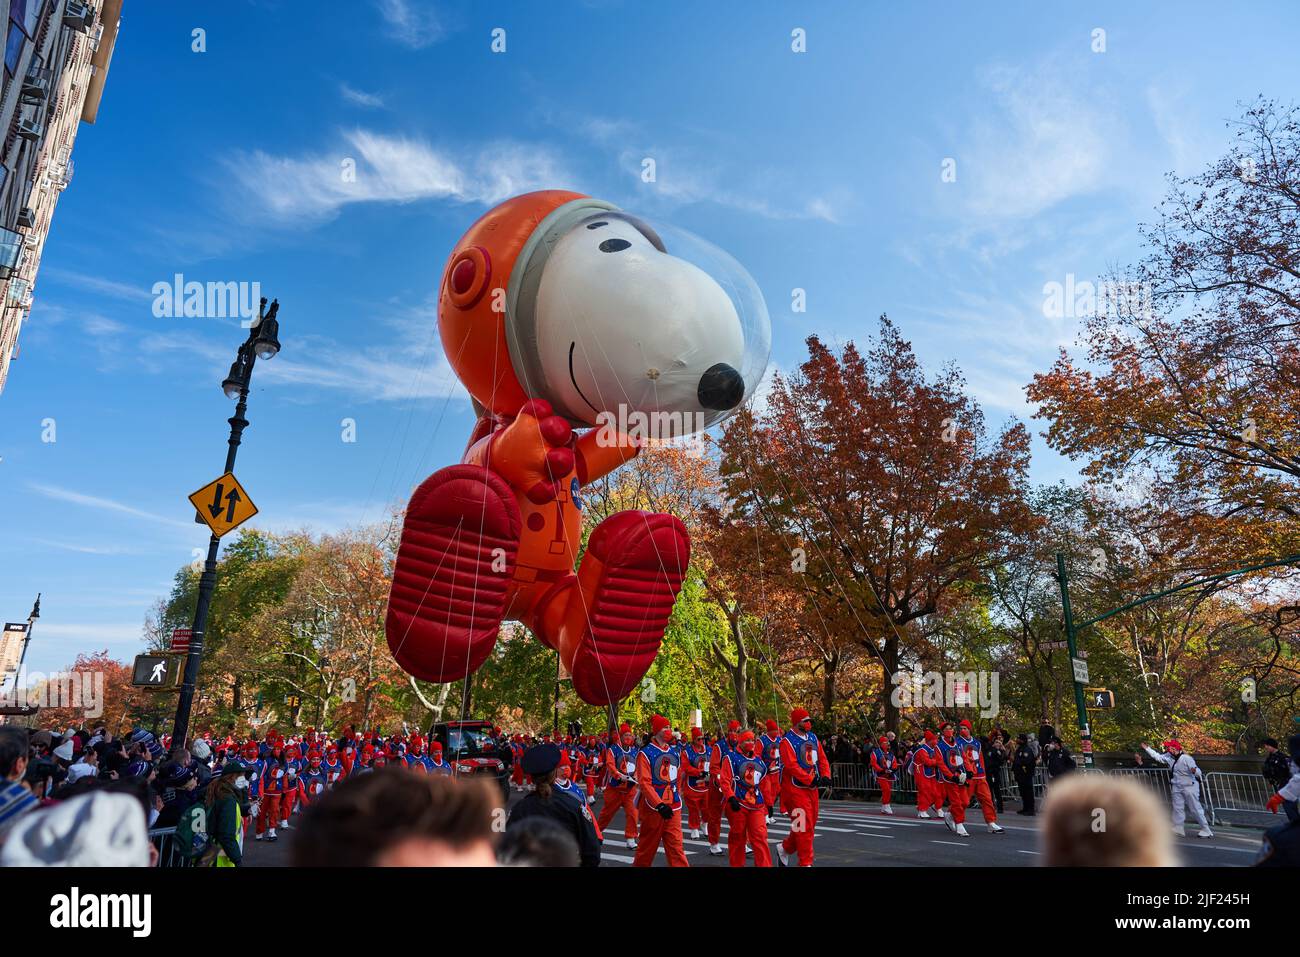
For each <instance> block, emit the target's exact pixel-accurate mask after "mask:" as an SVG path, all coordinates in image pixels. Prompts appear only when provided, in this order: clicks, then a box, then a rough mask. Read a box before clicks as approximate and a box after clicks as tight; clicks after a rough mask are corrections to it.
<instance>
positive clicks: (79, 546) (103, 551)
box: [30, 538, 140, 555]
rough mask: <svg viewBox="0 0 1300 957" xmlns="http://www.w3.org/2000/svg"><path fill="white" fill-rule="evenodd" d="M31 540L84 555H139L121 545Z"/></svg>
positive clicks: (45, 539)
mask: <svg viewBox="0 0 1300 957" xmlns="http://www.w3.org/2000/svg"><path fill="white" fill-rule="evenodd" d="M30 541H32V542H34V543H35V544H37V545H44V546H46V547H47V548H58V549H61V550H62V551H65V552H79V553H80V554H82V555H138V554H140V553H139V552H137V551H135V550H134V549H130V548H124V547H123V546H121V545H91V544H88V543H79V542H56V541H52V540H50V539H48V538H33V539H30Z"/></svg>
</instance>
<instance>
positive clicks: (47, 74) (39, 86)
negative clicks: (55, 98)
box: [21, 67, 51, 103]
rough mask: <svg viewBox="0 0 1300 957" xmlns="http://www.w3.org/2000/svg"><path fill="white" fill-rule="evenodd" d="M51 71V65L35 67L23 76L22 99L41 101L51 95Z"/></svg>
mask: <svg viewBox="0 0 1300 957" xmlns="http://www.w3.org/2000/svg"><path fill="white" fill-rule="evenodd" d="M50 78H51V71H50V68H49V67H33V68H32V69H30V70H28V71H27V75H26V76H25V77H23V88H22V94H21V95H22V101H23V102H24V103H41V102H43V101H44V100H45V99H46V97H48V96H49V95H50Z"/></svg>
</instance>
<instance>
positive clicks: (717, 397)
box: [697, 362, 745, 412]
mask: <svg viewBox="0 0 1300 957" xmlns="http://www.w3.org/2000/svg"><path fill="white" fill-rule="evenodd" d="M697 392H698V395H699V397H700V405H702V406H704V407H705V408H706V409H717V410H718V411H719V412H726V411H728V410H730V409H734V408H735V407H736V406H738V405H740V400H741V399H743V398H744V397H745V380H744V378H743V377H742V376H741V374H740V373H739V372H737V371H736V370H735V369H733V368H731V366H729V365H727V364H726V363H725V362H719V363H718V364H717V365H715V366H710V367H709V369H708V371H707V372H705V373H704V375H702V376H700V387H699V389H698V390H697Z"/></svg>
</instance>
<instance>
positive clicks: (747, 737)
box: [739, 731, 754, 744]
mask: <svg viewBox="0 0 1300 957" xmlns="http://www.w3.org/2000/svg"><path fill="white" fill-rule="evenodd" d="M753 740H754V732H753V731H745V732H744V733H742V734H741V736H740V742H739V743H740V744H744V743H745V742H746V741H753Z"/></svg>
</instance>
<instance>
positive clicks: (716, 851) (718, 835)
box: [704, 719, 740, 857]
mask: <svg viewBox="0 0 1300 957" xmlns="http://www.w3.org/2000/svg"><path fill="white" fill-rule="evenodd" d="M739 736H740V722H739V721H736V720H735V719H732V721H731V722H729V723H728V724H727V736H726V737H725V738H719V739H718V740H717V741H715V742H713V747H712V748H711V749H710V751H709V761H708V764H707V765H706V767H707V769H708V772H709V800H708V803H707V804H706V805H705V810H704V822H705V824H706V825H707V826H708V830H709V853H710V854H712V855H714V856H715V857H716V856H720V855H721V854H723V853H725V852H724V851H723V850H722V803H723V802H722V786H721V784H719V783H718V775H720V774H721V773H722V762H723V759H725V758H726V756H727V755H728V754H730V753H731V752H732V751H733V750H734V749H735V747H736V740H737V738H738V737H739Z"/></svg>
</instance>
